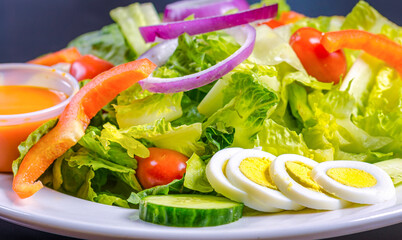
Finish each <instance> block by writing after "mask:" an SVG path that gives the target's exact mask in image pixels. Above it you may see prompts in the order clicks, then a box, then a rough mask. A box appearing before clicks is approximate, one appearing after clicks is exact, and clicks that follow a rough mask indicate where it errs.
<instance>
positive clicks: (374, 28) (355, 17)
mask: <svg viewBox="0 0 402 240" xmlns="http://www.w3.org/2000/svg"><path fill="white" fill-rule="evenodd" d="M384 25H388V26H391V27H395V28H398V27H397V25H396V24H394V23H392V22H391V21H389V20H388V19H387V18H385V17H384V16H382V15H381V14H380V13H379V12H378V11H377V10H376V9H375V8H373V7H372V6H370V4H368V3H367V2H365V1H359V2H358V3H357V4H356V6H355V7H354V8H353V9H352V11H351V12H350V13H349V14H348V15H347V16H346V18H345V21H344V23H343V25H342V27H341V28H342V29H360V30H366V31H369V32H372V33H381V30H382V28H383V26H384Z"/></svg>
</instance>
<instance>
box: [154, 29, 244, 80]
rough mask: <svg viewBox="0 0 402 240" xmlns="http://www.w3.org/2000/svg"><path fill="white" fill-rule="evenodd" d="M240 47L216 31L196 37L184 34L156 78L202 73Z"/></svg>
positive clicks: (225, 34) (222, 33)
mask: <svg viewBox="0 0 402 240" xmlns="http://www.w3.org/2000/svg"><path fill="white" fill-rule="evenodd" d="M239 48H240V45H239V44H238V43H237V42H236V41H235V39H234V38H233V37H232V36H230V35H229V34H227V33H225V32H222V31H216V32H209V33H204V34H199V35H195V36H189V35H188V34H186V33H185V34H182V35H181V36H179V39H178V46H177V48H176V50H175V51H174V53H173V55H172V56H171V57H170V58H169V59H168V61H167V62H166V64H165V65H163V66H161V67H159V68H158V69H156V70H155V71H154V73H153V75H154V76H155V77H160V78H174V77H181V76H185V75H189V74H193V73H196V72H200V71H202V70H205V69H207V68H210V67H212V66H214V65H215V64H216V63H218V62H220V61H222V60H224V59H226V58H227V57H229V56H230V55H232V54H233V53H234V52H235V51H236V50H237V49H239Z"/></svg>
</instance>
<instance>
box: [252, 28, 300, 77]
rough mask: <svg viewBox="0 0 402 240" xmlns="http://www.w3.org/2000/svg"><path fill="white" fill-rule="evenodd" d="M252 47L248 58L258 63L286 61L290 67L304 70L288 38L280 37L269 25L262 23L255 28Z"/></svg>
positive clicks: (266, 63) (270, 63)
mask: <svg viewBox="0 0 402 240" xmlns="http://www.w3.org/2000/svg"><path fill="white" fill-rule="evenodd" d="M255 29H256V34H257V36H256V40H255V44H254V49H253V52H252V53H251V55H250V56H249V58H248V60H250V61H251V62H253V63H256V64H259V65H270V66H271V65H278V64H280V63H287V64H288V65H289V66H291V67H292V68H294V69H296V70H299V71H302V72H305V70H304V67H303V65H302V64H301V62H300V60H299V58H298V57H297V55H296V53H295V52H294V51H293V49H292V47H291V46H290V45H289V41H288V39H283V38H281V37H280V36H279V35H278V34H277V33H276V32H275V31H274V30H272V29H271V28H270V27H268V26H266V25H265V24H262V25H260V26H257V27H256V28H255Z"/></svg>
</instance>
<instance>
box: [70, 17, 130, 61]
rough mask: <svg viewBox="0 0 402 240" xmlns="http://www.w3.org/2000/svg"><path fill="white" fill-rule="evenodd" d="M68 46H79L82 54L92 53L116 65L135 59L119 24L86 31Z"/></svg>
mask: <svg viewBox="0 0 402 240" xmlns="http://www.w3.org/2000/svg"><path fill="white" fill-rule="evenodd" d="M68 47H77V49H78V50H79V51H80V53H81V54H82V55H85V54H92V55H95V56H97V57H99V58H101V59H104V60H106V61H109V62H111V63H113V64H114V65H119V64H122V63H126V62H129V61H132V60H134V59H135V54H134V52H132V51H131V50H130V49H129V47H128V46H127V45H126V42H125V40H124V37H123V35H122V33H121V32H120V30H119V27H118V26H117V24H111V25H107V26H105V27H103V28H102V29H101V30H98V31H94V32H89V33H85V34H83V35H81V36H79V37H77V38H75V39H74V40H72V41H71V42H70V43H69V44H68Z"/></svg>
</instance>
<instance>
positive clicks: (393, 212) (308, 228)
mask: <svg viewBox="0 0 402 240" xmlns="http://www.w3.org/2000/svg"><path fill="white" fill-rule="evenodd" d="M7 178H8V181H10V179H11V175H8V176H7V175H6V174H2V173H0V179H1V180H4V179H6V180H7ZM9 188H10V189H4V187H3V186H0V190H3V191H4V190H6V191H10V190H11V186H10V187H9ZM398 189H399V190H398V192H402V186H399V187H398ZM11 191H12V190H11ZM42 191H44V192H46V193H50V194H53V195H54V196H57V197H61V198H71V199H72V200H73V201H74V202H77V203H82V204H83V205H84V209H85V206H87V205H89V206H91V204H99V203H93V202H89V201H87V200H83V199H79V198H76V197H73V196H69V195H66V194H63V193H59V192H57V191H55V190H53V189H49V188H45V189H43V190H42ZM99 205H100V206H101V207H102V208H103V209H108V208H111V209H113V211H121V213H122V214H129V213H130V212H131V214H134V215H135V213H138V210H135V209H124V208H119V207H115V206H108V205H103V204H99ZM99 205H97V206H99ZM92 206H95V205H92ZM127 217H129V215H127ZM257 217H266V216H257ZM0 218H1V219H3V220H5V221H8V222H11V223H14V224H17V225H21V226H24V227H28V228H31V229H36V230H40V231H44V232H49V233H53V234H59V235H63V236H69V237H78V238H82V237H84V238H96V239H110V238H113V239H116V238H125V239H127V238H129V239H161V237H163V238H164V239H188V237H190V235H191V238H192V239H197V237H199V239H257V238H258V239H261V238H270V239H294V240H296V239H311V238H328V237H335V236H343V235H348V234H353V233H358V232H364V231H368V230H373V229H376V228H382V227H385V226H389V225H393V224H398V223H401V222H402V204H401V203H395V204H393V205H391V206H389V207H386V208H384V209H379V210H375V211H369V212H366V213H364V214H362V216H360V217H357V216H355V215H351V216H348V217H342V218H340V219H332V220H331V221H333V224H327V223H325V222H323V223H321V224H316V225H314V226H312V225H311V224H309V223H303V224H300V225H298V226H293V227H292V229H291V231H286V232H284V231H280V230H281V229H275V230H274V231H266V230H263V229H259V230H257V231H255V230H253V232H246V231H235V235H233V230H232V231H219V232H216V231H205V229H209V228H174V227H173V228H172V227H166V226H160V225H154V224H151V223H145V224H147V226H149V229H144V230H143V231H142V232H136V234H135V235H132V234H130V233H131V231H129V230H127V229H126V230H124V229H119V227H115V228H114V230H113V228H111V227H110V226H109V227H108V228H107V229H104V228H101V229H100V230H99V225H98V224H96V223H84V224H83V223H82V222H79V221H71V220H68V219H67V220H65V219H63V218H62V217H59V216H45V215H38V214H33V213H30V212H26V211H23V210H21V209H19V208H18V206H17V207H15V206H14V207H10V206H5V205H4V204H3V203H1V202H0ZM247 218H248V217H247V216H246V217H244V218H243V219H247ZM38 220H39V221H38ZM138 221H141V220H138ZM243 221H246V220H243ZM49 222H51V224H50V225H49ZM141 222H142V221H141ZM132 223H133V224H136V222H132ZM142 223H144V222H142ZM64 224H67V226H66V225H64ZM148 224H149V225H148ZM220 227H221V228H222V229H223V230H224V229H230V224H229V225H222V226H217V227H212V228H220ZM111 229H112V230H113V231H110V230H111ZM163 229H165V230H167V231H164V230H163ZM172 229H178V230H180V233H181V234H180V235H177V233H174V231H171V230H172ZM201 229H203V231H202V236H200V235H198V236H194V234H195V233H196V232H200V230H201ZM155 230H159V233H156V234H153V233H154V231H155ZM225 232H231V233H230V234H225ZM162 235H163V236H162ZM229 235H230V236H229Z"/></svg>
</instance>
